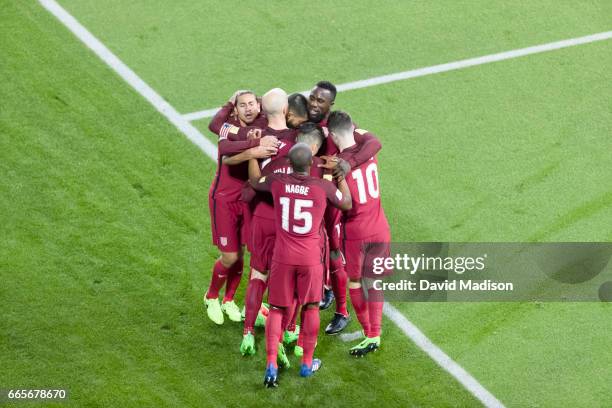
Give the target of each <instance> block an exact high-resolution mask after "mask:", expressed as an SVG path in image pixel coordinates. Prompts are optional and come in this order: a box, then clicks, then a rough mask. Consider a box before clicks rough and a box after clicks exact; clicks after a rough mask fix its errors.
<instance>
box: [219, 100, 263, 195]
mask: <svg viewBox="0 0 612 408" xmlns="http://www.w3.org/2000/svg"><path fill="white" fill-rule="evenodd" d="M233 109H234V105H233V104H232V103H230V102H228V103H226V104H225V105H223V107H222V108H221V110H220V111H219V112H217V114H216V115H215V117H214V118H213V120H212V121H211V122H210V125H209V126H208V128H209V130H210V131H211V132H213V133H215V134H217V135H218V136H219V141H218V144H219V149H218V151H219V155H218V158H217V172H216V174H215V179H214V181H213V183H212V185H211V186H210V195H211V197H212V198H213V199H214V200H223V201H237V200H238V199H239V198H240V192H241V190H242V186H243V184H244V182H245V181H246V180H248V178H249V171H248V163H246V162H245V163H240V164H237V165H234V166H228V165H226V164H223V162H222V160H221V159H222V157H223V156H226V155H232V154H236V153H240V152H242V151H244V150H246V149H249V148H251V147H255V146H258V145H259V139H253V140H247V138H246V134H242V133H241V135H240V136H238V133H239V131H240V129H241V127H240V120H238V118H236V117H233V116H231V113H232V111H233ZM265 124H267V119H266V117H265V116H263V115H259V116H257V118H256V119H255V120H254V121H253V125H263V126H265ZM233 135H235V138H232V137H231V136H233Z"/></svg>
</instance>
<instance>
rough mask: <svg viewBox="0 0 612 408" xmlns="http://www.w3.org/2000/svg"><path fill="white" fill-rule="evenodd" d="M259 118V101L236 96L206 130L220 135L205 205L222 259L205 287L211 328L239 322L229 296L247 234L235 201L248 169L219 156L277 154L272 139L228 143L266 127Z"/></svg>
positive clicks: (240, 208) (239, 272) (249, 94)
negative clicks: (250, 128)
mask: <svg viewBox="0 0 612 408" xmlns="http://www.w3.org/2000/svg"><path fill="white" fill-rule="evenodd" d="M265 121H266V119H265V116H264V115H261V114H260V108H259V102H258V101H257V97H256V95H255V94H254V93H253V92H250V91H238V92H236V93H235V94H234V95H233V96H232V98H230V100H229V102H228V103H226V104H225V105H224V106H223V108H221V110H220V111H219V112H218V113H217V114H216V115H215V117H214V118H213V120H212V121H211V123H210V125H209V129H210V130H211V131H212V132H213V133H216V134H217V135H219V142H218V145H219V158H218V167H217V173H216V175H215V179H214V181H213V183H212V185H211V187H210V191H209V196H208V202H209V207H210V215H211V228H212V238H213V244H214V245H216V246H217V247H218V248H219V251H220V252H221V256H220V257H219V259H218V260H217V261H216V262H215V265H214V267H213V273H212V278H211V282H210V285H209V287H208V290H207V292H206V294H205V295H204V304H205V305H206V313H207V315H208V317H209V318H210V319H211V320H212V321H213V322H215V323H216V324H223V321H224V316H223V315H224V313H225V314H226V315H227V316H228V318H229V319H230V320H231V321H234V322H239V321H241V320H242V316H241V314H240V310H239V309H238V306H237V305H236V303H235V302H234V294H235V293H236V289H237V288H238V285H239V284H240V279H241V277H242V269H243V257H242V254H243V249H242V248H243V245H244V242H245V240H244V238H245V236H246V234H247V231H246V227H247V223H246V222H245V207H244V204H243V203H241V202H240V201H239V198H240V193H241V190H242V186H243V184H244V182H245V181H246V180H247V179H248V166H247V165H246V163H243V164H242V165H236V166H229V165H228V164H226V163H224V162H223V157H224V156H226V155H232V154H236V153H239V152H242V151H244V150H246V149H249V148H251V147H255V146H261V149H259V151H258V153H259V157H269V156H270V155H271V154H273V153H275V152H276V147H277V145H278V140H277V139H276V138H275V137H272V136H270V137H264V138H259V139H253V140H247V139H246V138H244V139H243V140H236V141H233V140H230V139H229V136H230V135H232V134H237V133H238V130H239V129H240V128H241V127H244V126H247V125H260V124H261V123H265ZM224 284H226V288H225V294H224V297H223V303H222V304H219V300H218V298H219V291H220V289H221V288H222V287H223V285H224Z"/></svg>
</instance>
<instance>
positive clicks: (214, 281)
mask: <svg viewBox="0 0 612 408" xmlns="http://www.w3.org/2000/svg"><path fill="white" fill-rule="evenodd" d="M228 274H229V269H228V268H226V267H225V266H223V264H222V263H221V261H219V260H218V261H217V262H215V266H213V272H212V278H211V280H210V286H208V291H207V292H206V299H216V298H218V297H219V289H221V287H222V286H223V284H224V283H225V281H226V280H227V275H228Z"/></svg>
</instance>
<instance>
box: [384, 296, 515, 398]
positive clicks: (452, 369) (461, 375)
mask: <svg viewBox="0 0 612 408" xmlns="http://www.w3.org/2000/svg"><path fill="white" fill-rule="evenodd" d="M383 311H384V313H385V315H386V316H387V317H388V318H389V319H390V320H391V321H392V322H393V323H395V325H396V326H397V327H399V328H400V330H401V331H402V332H403V333H404V334H405V335H406V336H408V338H410V340H412V341H413V342H414V344H416V345H417V346H418V347H419V348H420V349H421V350H423V351H424V352H425V353H427V355H428V356H429V357H431V359H432V360H433V361H435V362H436V363H437V364H438V365H439V366H440V367H442V368H443V369H444V370H445V371H446V372H448V373H449V374H450V375H452V376H453V377H455V379H457V381H459V382H460V383H461V385H463V386H464V387H465V388H466V389H467V390H468V391H469V392H470V393H471V394H472V395H473V396H474V397H476V398H478V400H479V401H480V402H482V404H483V405H484V406H485V407H487V408H503V407H504V404H502V403H501V402H500V401H499V400H498V399H497V398H495V396H494V395H493V394H491V393H490V392H489V391H488V390H487V389H486V388H485V387H483V386H482V385H481V384H480V383H479V382H478V381H477V380H476V379H475V378H474V377H472V376H471V375H470V373H468V372H467V371H466V370H465V369H464V368H463V367H461V366H460V365H459V364H457V363H456V362H455V361H454V360H453V359H451V358H450V357H449V356H448V355H447V354H446V353H445V352H443V351H442V350H441V349H440V348H439V347H438V346H436V345H435V344H433V343H432V342H431V340H429V339H428V338H427V336H425V334H423V332H422V331H421V330H419V328H418V327H416V326H415V325H414V324H413V323H412V322H411V321H410V320H408V319H407V318H406V316H404V315H403V314H402V313H401V312H400V311H399V310H397V309H396V308H395V307H393V306H392V305H391V304H390V303H387V302H385V306H384V309H383Z"/></svg>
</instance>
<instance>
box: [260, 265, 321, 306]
mask: <svg viewBox="0 0 612 408" xmlns="http://www.w3.org/2000/svg"><path fill="white" fill-rule="evenodd" d="M322 292H323V265H322V264H319V265H310V266H301V265H286V264H282V263H279V262H276V261H272V269H271V270H270V278H269V279H268V301H269V302H270V304H271V305H273V306H279V307H289V306H291V304H292V303H293V300H294V299H295V298H297V300H298V303H299V304H300V305H305V304H307V303H319V302H320V301H321V294H322Z"/></svg>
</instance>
